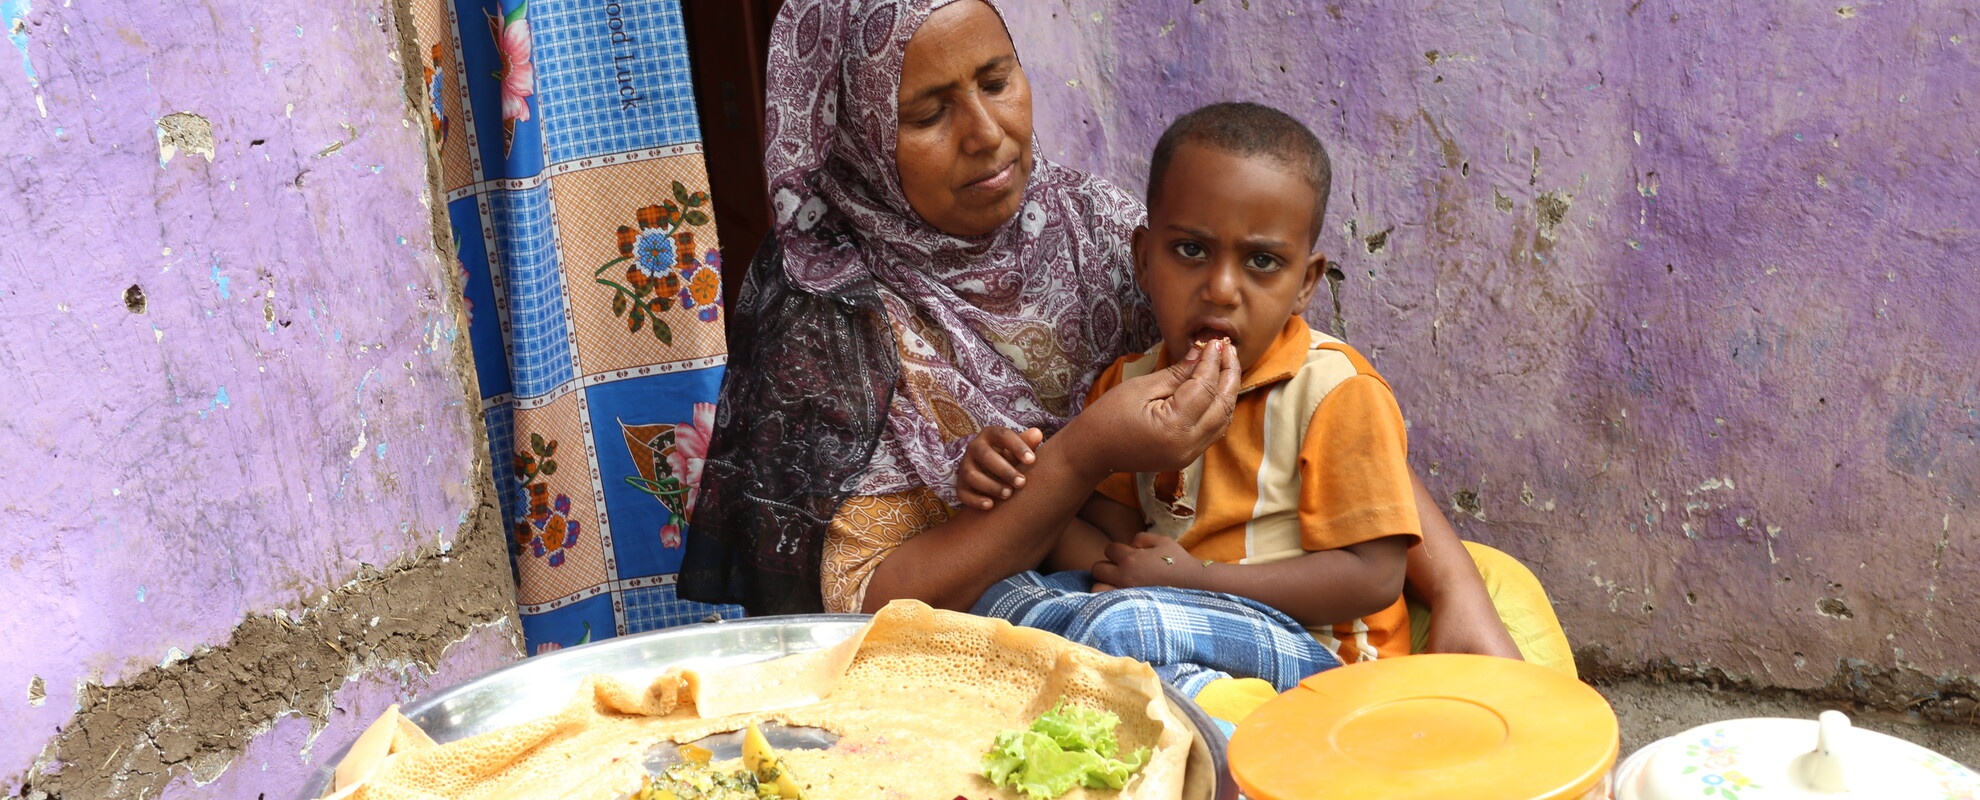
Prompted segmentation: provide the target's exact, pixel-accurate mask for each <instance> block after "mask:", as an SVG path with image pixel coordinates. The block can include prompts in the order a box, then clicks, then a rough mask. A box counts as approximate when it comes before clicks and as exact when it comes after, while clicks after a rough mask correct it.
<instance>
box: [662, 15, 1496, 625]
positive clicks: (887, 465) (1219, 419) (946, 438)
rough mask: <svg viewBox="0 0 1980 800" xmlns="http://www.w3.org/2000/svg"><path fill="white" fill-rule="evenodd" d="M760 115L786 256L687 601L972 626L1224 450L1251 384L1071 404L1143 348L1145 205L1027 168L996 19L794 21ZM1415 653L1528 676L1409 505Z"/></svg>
mask: <svg viewBox="0 0 1980 800" xmlns="http://www.w3.org/2000/svg"><path fill="white" fill-rule="evenodd" d="M770 59H771V60H770V68H769V75H770V76H771V86H770V89H769V97H768V103H767V108H766V118H765V120H766V127H765V137H766V140H767V141H768V142H769V143H770V144H769V145H768V147H767V152H766V156H765V158H766V166H767V168H768V169H767V171H768V172H769V174H770V175H771V176H772V177H771V187H770V188H771V195H772V201H773V206H774V207H775V209H776V212H777V220H776V226H775V231H774V233H773V235H772V236H771V237H770V239H769V240H768V241H767V242H766V245H765V247H764V248H763V249H762V250H761V251H760V254H759V256H758V258H757V260H756V262H755V263H754V264H753V265H752V266H751V269H750V274H749V276H748V279H747V280H746V282H745V284H744V287H743V290H742V296H741V298H740V300H739V302H738V304H737V306H736V308H734V309H733V310H732V314H733V316H732V320H733V324H732V325H731V333H730V348H731V355H730V364H729V372H728V373H727V378H726V380H725V382H724V385H723V388H722V396H721V403H720V408H719V410H718V412H717V419H716V433H715V437H714V442H713V445H712V448H711V451H710V453H709V456H708V459H707V462H706V467H705V472H704V475H705V476H706V477H705V480H704V483H703V486H702V494H701V501H700V503H699V505H698V506H697V508H696V511H695V517H694V522H695V530H694V535H693V536H692V537H690V542H689V546H688V552H687V556H686V564H685V566H684V568H683V574H682V579H681V594H682V596H684V597H688V598H691V599H695V600H701V601H705V602H740V603H742V604H743V605H744V606H745V607H747V608H748V609H749V610H750V611H751V612H752V613H756V614H766V613H772V614H774V613H800V612H809V611H818V610H820V609H821V608H822V609H825V610H831V611H860V610H865V611H871V610H874V609H877V608H878V607H879V606H881V605H884V604H885V603H886V601H888V600H891V599H894V598H900V597H913V598H917V599H920V600H923V601H925V602H928V603H930V604H931V605H936V606H939V607H946V608H952V609H958V610H967V609H968V608H970V606H971V604H972V603H974V602H975V601H976V600H977V598H978V597H979V596H981V595H982V594H983V592H984V590H985V589H987V588H989V587H990V586H991V585H992V584H993V583H995V582H997V581H998V580H1001V579H1003V578H1005V577H1007V576H1011V575H1013V574H1016V573H1019V572H1022V571H1024V570H1027V569H1031V568H1034V567H1036V566H1037V565H1038V564H1039V563H1040V561H1041V560H1042V559H1043V558H1044V556H1045V555H1046V553H1047V552H1048V551H1049V550H1050V548H1051V544H1052V542H1053V540H1054V539H1055V538H1056V536H1057V534H1058V533H1059V532H1060V531H1061V530H1063V529H1064V526H1065V525H1067V524H1083V523H1078V522H1077V521H1074V522H1072V523H1068V522H1067V520H1069V519H1071V518H1072V517H1073V512H1074V511H1075V510H1076V509H1077V508H1078V507H1079V505H1080V504H1081V503H1082V502H1084V501H1085V499H1086V498H1087V497H1088V495H1090V493H1091V491H1092V488H1093V486H1094V485H1095V484H1096V483H1097V482H1098V481H1099V479H1100V478H1101V477H1103V476H1105V475H1107V474H1110V473H1113V472H1152V471H1163V470H1171V469H1177V468H1180V467H1182V466H1183V465H1185V464H1187V463H1189V462H1190V461H1192V460H1194V459H1195V458H1196V456H1197V455H1198V454H1199V453H1201V451H1202V450H1203V448H1204V447H1206V446H1207V445H1208V444H1209V443H1210V442H1211V441H1213V440H1214V439H1215V438H1216V437H1217V436H1218V435H1220V434H1221V432H1222V429H1223V426H1224V425H1225V424H1226V423H1227V422H1228V419H1229V410H1230V407H1231V400H1232V392H1233V388H1234V385H1235V378H1236V368H1235V365H1234V364H1221V363H1216V362H1205V363H1202V364H1195V365H1179V368H1178V369H1177V370H1173V371H1165V372H1159V373H1156V374H1154V375H1150V376H1148V377H1147V378H1144V379H1141V380H1140V381H1139V382H1138V383H1130V384H1124V385H1123V386H1122V387H1121V389H1118V390H1116V391H1114V392H1110V393H1108V394H1106V395H1104V396H1103V397H1102V398H1101V399H1100V400H1098V401H1097V402H1096V403H1095V404H1094V405H1092V406H1091V407H1088V408H1084V409H1081V408H1080V407H1079V403H1080V399H1081V398H1082V397H1083V396H1084V394H1085V392H1086V389H1087V388H1088V387H1089V386H1090V384H1091V383H1092V381H1093V379H1094V378H1095V376H1096V375H1097V374H1098V373H1099V371H1100V370H1101V369H1102V368H1104V367H1105V366H1106V365H1107V364H1108V363H1110V362H1111V361H1112V360H1113V359H1114V358H1115V357H1116V356H1119V355H1120V354H1122V353H1126V352H1130V351H1132V350H1136V349H1140V348H1143V347H1145V346H1147V345H1148V344H1149V343H1150V342H1151V341H1152V335H1153V331H1152V325H1151V324H1150V322H1149V318H1148V313H1147V309H1146V301H1145V299H1144V298H1142V296H1141V294H1140V292H1139V290H1138V289H1137V288H1136V286H1135V284H1134V281H1133V279H1132V275H1131V271H1130V268H1129V241H1130V237H1131V235H1132V232H1133V230H1134V227H1135V226H1136V225H1137V224H1139V222H1140V221H1141V217H1142V215H1143V213H1142V209H1141V205H1140V203H1139V202H1138V201H1136V200H1135V199H1134V198H1132V197H1131V196H1129V195H1127V194H1126V193H1124V192H1122V191H1121V190H1119V189H1118V188H1115V187H1114V186H1112V185H1110V184H1107V183H1105V182H1103V181H1100V180H1098V179H1095V178H1093V177H1091V176H1088V175H1084V174H1082V173H1078V172H1076V171H1073V170H1069V169H1066V168H1064V167H1061V166H1058V165H1056V164H1053V163H1051V162H1049V161H1046V160H1044V159H1043V158H1040V157H1038V156H1037V155H1036V154H1035V153H1034V151H1033V148H1034V145H1033V142H1032V137H1031V105H1030V91H1029V86H1028V84H1027V83H1026V82H1025V76H1024V71H1023V69H1022V67H1021V66H1020V65H1019V63H1018V61H1017V55H1016V52H1015V49H1014V47H1013V46H1012V44H1011V42H1010V38H1009V35H1008V33H1007V32H1006V31H1005V29H1004V27H1003V24H1002V21H1001V19H1000V18H999V17H998V16H997V14H996V12H995V11H994V10H993V9H992V8H991V7H990V6H989V5H986V4H985V3H983V2H981V0H933V2H930V0H920V1H919V2H892V1H890V0H811V1H810V2H803V1H802V0H793V2H790V3H787V4H786V5H785V6H784V9H783V11H782V12H781V13H780V15H779V18H778V21H777V25H776V29H775V32H774V33H773V36H772V45H771V56H770ZM993 425H1002V426H1007V427H1012V428H1017V429H1024V428H1029V427H1037V428H1040V429H1041V430H1044V431H1046V432H1047V433H1048V434H1049V438H1048V440H1047V441H1046V442H1045V444H1044V445H1043V446H1041V447H1040V448H1038V451H1037V458H1038V460H1037V462H1036V463H1035V464H1033V465H1031V469H1030V473H1029V480H1028V482H1027V484H1026V488H1025V489H1024V490H1023V491H1021V492H1019V493H1017V494H1016V496H1014V497H1012V498H1011V499H1009V500H1007V501H1005V502H1002V503H999V504H998V505H997V506H996V508H995V509H993V510H991V511H988V512H983V511H975V510H962V511H957V510H955V509H954V506H955V503H956V499H955V497H954V495H953V490H952V486H953V476H954V470H955V467H956V464H957V462H958V461H959V459H960V458H961V455H962V452H963V447H964V445H965V444H966V443H967V441H968V438H969V437H970V436H971V435H973V434H975V433H976V432H977V431H978V430H980V429H982V428H984V427H988V426H993ZM1417 495H1418V504H1419V511H1420V513H1421V514H1422V517H1423V521H1424V528H1425V531H1424V534H1425V541H1424V544H1423V545H1422V546H1420V547H1418V548H1415V549H1414V550H1413V551H1412V553H1411V560H1410V573H1409V575H1410V583H1411V591H1412V596H1413V597H1417V598H1420V599H1422V600H1423V601H1425V602H1427V603H1428V604H1429V605H1431V606H1433V607H1434V608H1436V609H1437V616H1436V618H1435V621H1434V623H1433V624H1432V625H1430V633H1429V640H1428V642H1427V643H1426V648H1427V649H1431V650H1447V651H1467V652H1484V653H1492V654H1498V655H1506V656H1511V657H1518V656H1519V650H1518V649H1517V648H1516V647H1515V646H1514V644H1513V642H1512V640H1511V638H1509V637H1508V635H1507V632H1506V629H1505V628H1504V627H1503V626H1501V625H1500V623H1499V621H1498V617H1497V615H1496V613H1495V612H1494V611H1493V606H1492V601H1491V599H1490V598H1489V597H1488V596H1487V594H1486V592H1485V591H1484V586H1483V583H1482V582H1481V579H1480V577H1479V573H1478V571H1477V569H1476V568H1475V567H1474V566H1473V562H1472V560H1471V558H1470V557H1469V556H1468V555H1466V551H1465V549H1464V547H1463V545H1462V544H1460V543H1459V542H1458V541H1457V538H1456V536H1455V534H1454V533H1453V532H1452V531H1451V529H1450V527H1449V525H1448V523H1446V522H1445V521H1444V519H1443V517H1442V515H1441V514H1440V513H1438V511H1437V509H1436V507H1435V505H1434V503H1433V502H1432V501H1431V500H1430V498H1429V495H1428V493H1427V492H1425V491H1424V490H1423V489H1422V487H1421V485H1420V484H1419V486H1418V489H1417Z"/></svg>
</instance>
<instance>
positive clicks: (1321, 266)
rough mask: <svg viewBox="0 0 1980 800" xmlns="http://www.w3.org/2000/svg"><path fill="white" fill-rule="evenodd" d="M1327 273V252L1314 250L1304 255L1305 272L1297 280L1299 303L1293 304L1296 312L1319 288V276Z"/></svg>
mask: <svg viewBox="0 0 1980 800" xmlns="http://www.w3.org/2000/svg"><path fill="white" fill-rule="evenodd" d="M1325 274H1327V254H1326V253H1321V252H1318V251H1315V252H1314V253H1313V254H1312V255H1309V256H1307V257H1306V274H1305V275H1304V276H1301V278H1300V281H1299V303H1298V304H1297V305H1295V306H1293V308H1294V309H1296V310H1295V311H1294V312H1293V313H1295V314H1297V313H1299V312H1300V311H1303V310H1305V309H1306V307H1307V306H1308V305H1309V304H1311V303H1312V302H1313V293H1314V291H1316V290H1318V289H1319V288H1320V276H1322V275H1325Z"/></svg>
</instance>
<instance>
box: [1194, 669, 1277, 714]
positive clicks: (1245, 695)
mask: <svg viewBox="0 0 1980 800" xmlns="http://www.w3.org/2000/svg"><path fill="white" fill-rule="evenodd" d="M1278 696H1279V693H1278V692H1276V691H1273V690H1272V684H1269V683H1266V682H1265V681H1263V680H1260V679H1258V678H1218V679H1217V680H1214V681H1211V682H1209V683H1208V684H1205V685H1204V686H1203V688H1202V689H1199V690H1197V692H1196V705H1197V706H1199V707H1201V708H1202V709H1203V711H1204V713H1207V714H1209V715H1210V716H1213V717H1216V718H1217V719H1221V720H1223V721H1225V722H1229V723H1232V724H1236V723H1238V722H1242V721H1244V718H1245V717H1247V716H1250V714H1251V712H1253V711H1256V710H1257V709H1258V707H1259V706H1262V705H1265V701H1267V700H1271V699H1272V698H1274V697H1278Z"/></svg>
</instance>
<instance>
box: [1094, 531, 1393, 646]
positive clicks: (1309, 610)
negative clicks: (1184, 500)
mask: <svg viewBox="0 0 1980 800" xmlns="http://www.w3.org/2000/svg"><path fill="white" fill-rule="evenodd" d="M1413 541H1414V537H1410V536H1384V537H1382V538H1379V539H1371V540H1369V541H1365V542H1360V543H1357V544H1350V545H1347V546H1344V547H1340V548H1337V549H1333V550H1321V551H1317V552H1311V553H1307V554H1306V555H1303V556H1300V557H1298V558H1291V559H1287V560H1285V561H1276V562H1273V563H1270V564H1216V563H1212V564H1205V563H1204V562H1203V561H1202V560H1200V559H1197V558H1195V557H1192V556H1191V555H1190V554H1189V551H1187V550H1184V549H1183V548H1182V545H1180V544H1177V543H1176V541H1175V540H1174V539H1170V538H1168V537H1166V536H1158V535H1156V534H1152V533H1143V534H1140V535H1138V536H1136V537H1135V539H1134V541H1133V542H1130V543H1127V544H1122V543H1118V542H1116V543H1114V544H1110V545H1108V546H1107V562H1106V563H1102V564H1096V565H1094V567H1093V579H1094V580H1096V581H1100V582H1102V583H1109V584H1113V585H1115V586H1123V587H1125V586H1174V587H1177V588H1181V589H1203V590H1205V591H1211V592H1225V593H1228V594H1234V595H1237V596H1239V597H1248V598H1250V599H1253V600H1256V601H1258V602H1260V603H1264V604H1266V605H1268V606H1271V607H1273V608H1276V609H1278V610H1280V611H1283V612H1285V613H1286V615H1287V616H1289V617H1292V618H1293V619H1294V620H1297V621H1298V622H1299V624H1301V625H1304V626H1307V627H1309V628H1311V627H1320V626H1324V625H1333V624H1336V623H1340V622H1345V621H1347V620H1351V619H1355V618H1358V617H1365V616H1368V615H1370V614H1373V613H1375V612H1377V611H1381V610H1382V609H1384V608H1388V607H1389V606H1390V605H1392V604H1394V603H1395V602H1396V598H1398V597H1401V596H1402V585H1403V573H1404V570H1405V564H1406V563H1407V560H1408V557H1407V555H1406V553H1407V551H1408V549H1409V545H1410V544H1411V543H1412V542H1413Z"/></svg>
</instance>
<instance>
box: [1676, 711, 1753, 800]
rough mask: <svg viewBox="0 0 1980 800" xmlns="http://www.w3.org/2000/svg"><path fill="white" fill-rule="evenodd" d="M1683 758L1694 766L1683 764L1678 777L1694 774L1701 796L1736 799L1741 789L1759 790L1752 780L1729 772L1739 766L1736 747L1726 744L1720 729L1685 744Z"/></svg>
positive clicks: (1724, 736) (1737, 799) (1724, 735)
mask: <svg viewBox="0 0 1980 800" xmlns="http://www.w3.org/2000/svg"><path fill="white" fill-rule="evenodd" d="M1684 755H1685V757H1686V758H1687V759H1689V760H1690V761H1692V762H1694V763H1691V764H1688V765H1686V766H1685V768H1684V770H1683V772H1682V774H1685V775H1697V776H1698V781H1699V783H1700V784H1701V786H1700V793H1701V794H1702V795H1703V796H1705V797H1723V798H1726V800H1739V793H1740V792H1741V791H1742V790H1745V789H1758V788H1761V786H1760V784H1757V783H1754V782H1753V779H1752V778H1748V777H1746V776H1745V775H1742V774H1740V773H1739V771H1738V770H1734V769H1732V767H1736V766H1738V765H1739V748H1738V747H1735V746H1733V745H1729V744H1727V743H1726V732H1725V730H1724V729H1723V728H1722V729H1719V730H1715V731H1712V733H1711V735H1709V736H1706V737H1704V738H1701V739H1699V740H1698V741H1696V742H1693V743H1689V744H1686V745H1685V746H1684Z"/></svg>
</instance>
